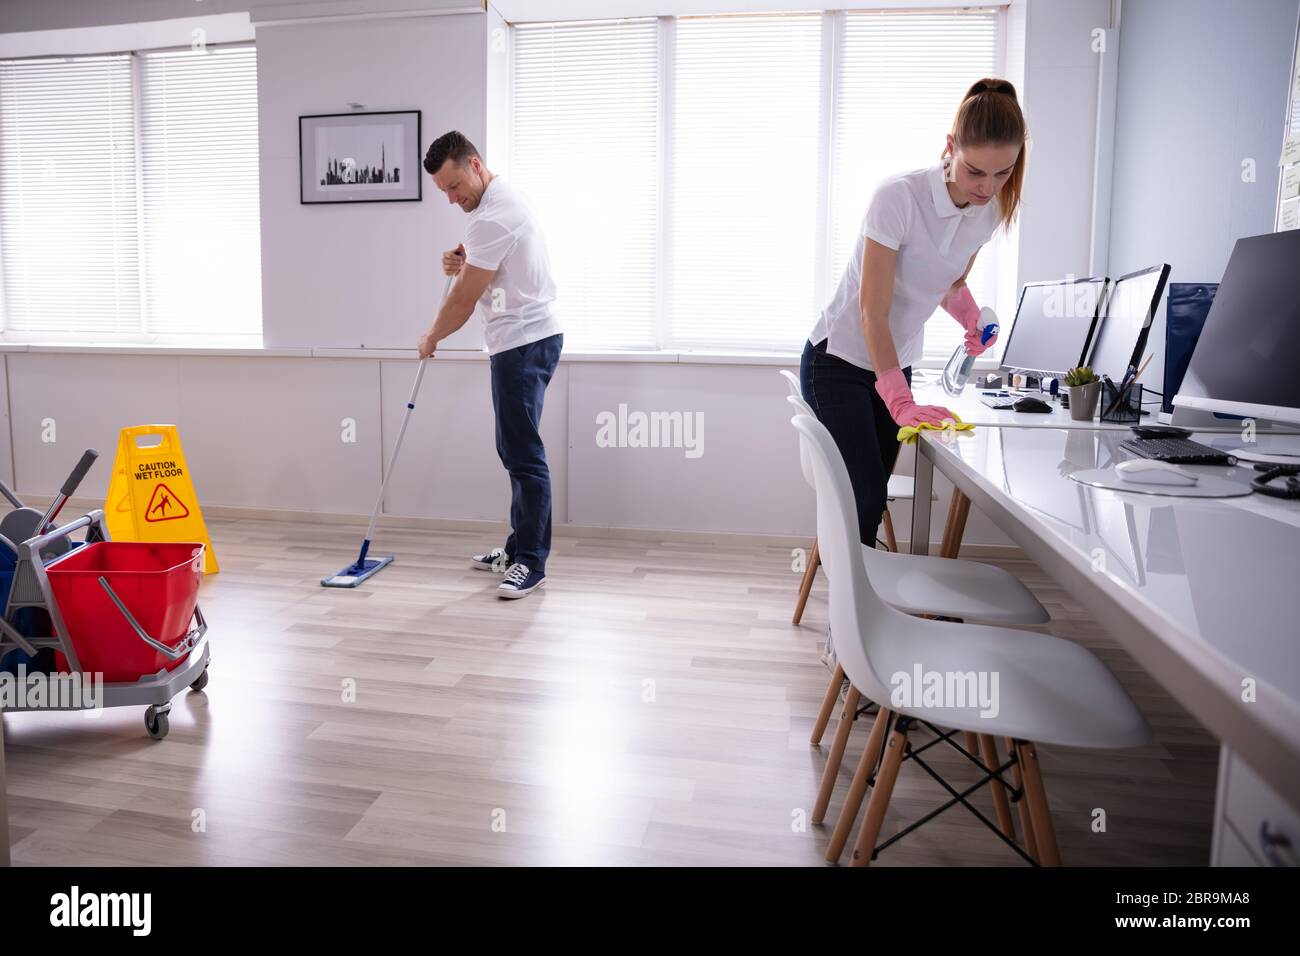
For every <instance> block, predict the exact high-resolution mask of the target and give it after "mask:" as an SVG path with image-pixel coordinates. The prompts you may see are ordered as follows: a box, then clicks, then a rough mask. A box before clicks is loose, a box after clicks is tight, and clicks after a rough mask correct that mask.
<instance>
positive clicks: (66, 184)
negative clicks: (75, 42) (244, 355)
mask: <svg viewBox="0 0 1300 956" xmlns="http://www.w3.org/2000/svg"><path fill="white" fill-rule="evenodd" d="M255 57H256V54H255V52H254V49H253V48H252V47H251V46H249V45H238V46H230V47H226V46H210V47H207V48H206V49H204V50H179V51H149V52H143V53H137V54H121V55H113V56H86V57H64V58H48V59H32V60H9V61H0V319H2V320H3V328H4V330H5V331H6V332H12V333H17V334H19V335H20V336H23V337H24V338H25V339H36V338H39V337H41V336H45V335H50V336H52V337H54V338H56V339H67V338H71V337H80V338H90V339H91V340H94V341H116V342H131V341H166V340H168V339H173V340H179V339H181V338H185V339H191V340H192V339H193V338H194V337H195V336H200V337H203V338H218V339H225V340H227V341H228V340H229V339H230V337H232V336H238V337H240V338H241V339H246V338H247V337H249V336H258V335H260V333H261V327H262V319H261V252H260V236H259V209H258V203H259V198H258V195H259V194H258V153H257V64H256V58H255Z"/></svg>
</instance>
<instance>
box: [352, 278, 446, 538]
mask: <svg viewBox="0 0 1300 956" xmlns="http://www.w3.org/2000/svg"><path fill="white" fill-rule="evenodd" d="M455 279H456V277H455V276H448V277H447V285H446V286H445V287H444V288H443V290H442V301H443V302H445V301H447V294H448V293H449V292H451V284H452V282H454V281H455ZM428 364H429V360H428V359H427V358H424V359H420V365H419V367H418V368H417V369H416V370H415V382H414V383H413V384H412V385H411V397H410V398H408V399H407V400H406V411H405V412H403V413H402V424H401V427H400V428H398V429H397V441H396V442H395V443H394V444H393V453H392V454H391V455H389V456H388V467H387V468H385V469H384V480H383V482H382V483H381V484H380V486H379V497H378V498H377V499H375V510H374V511H372V512H370V525H369V527H367V528H366V537H365V540H364V541H363V542H362V543H361V554H362V558H361V560H365V553H366V551H367V550H369V547H370V539H371V538H373V537H374V536H375V525H376V524H377V523H378V522H379V511H380V509H381V508H383V506H384V494H385V493H386V492H387V491H388V482H389V481H390V480H391V479H392V477H393V467H394V466H395V465H396V464H397V453H398V452H399V451H401V450H402V439H403V438H405V437H406V426H407V425H408V424H410V421H411V412H413V411H415V398H416V396H417V395H419V394H420V383H421V382H422V381H424V370H425V368H426V367H427V366H428Z"/></svg>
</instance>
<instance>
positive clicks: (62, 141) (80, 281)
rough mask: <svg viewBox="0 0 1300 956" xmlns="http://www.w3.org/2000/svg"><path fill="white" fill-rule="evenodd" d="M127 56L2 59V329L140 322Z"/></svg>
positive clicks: (102, 328) (97, 327)
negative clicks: (3, 60) (3, 327)
mask: <svg viewBox="0 0 1300 956" xmlns="http://www.w3.org/2000/svg"><path fill="white" fill-rule="evenodd" d="M132 115H133V108H132V95H131V64H130V58H129V57H128V56H97V57H77V58H70V59H62V58H61V59H48V60H46V59H40V60H10V61H5V62H0V283H2V286H0V291H2V292H3V320H4V326H5V328H6V329H13V330H16V331H52V332H79V331H96V332H112V331H123V330H129V329H133V328H135V327H136V324H137V322H138V319H139V312H140V284H139V269H138V262H137V241H136V240H137V236H138V231H137V229H138V227H137V215H136V212H137V210H136V200H137V193H136V168H135V136H134V132H133V130H134V126H133V121H132Z"/></svg>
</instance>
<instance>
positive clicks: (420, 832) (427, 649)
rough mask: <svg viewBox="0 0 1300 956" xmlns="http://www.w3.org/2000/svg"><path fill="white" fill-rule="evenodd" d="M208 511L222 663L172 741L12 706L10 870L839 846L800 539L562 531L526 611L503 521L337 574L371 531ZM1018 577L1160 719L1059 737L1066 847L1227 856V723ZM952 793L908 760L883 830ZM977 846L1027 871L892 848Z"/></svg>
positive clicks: (174, 725)
mask: <svg viewBox="0 0 1300 956" xmlns="http://www.w3.org/2000/svg"><path fill="white" fill-rule="evenodd" d="M209 524H210V529H211V532H212V536H213V539H214V545H215V548H216V551H217V555H218V557H219V558H220V561H221V565H222V571H221V573H220V574H218V575H215V576H210V577H209V578H208V579H207V580H205V582H204V584H203V591H202V598H201V600H202V605H203V608H204V611H205V613H206V615H207V618H208V621H209V624H210V626H211V631H210V634H211V636H212V639H213V644H212V647H213V663H212V665H211V682H210V683H209V685H208V687H207V689H206V690H205V691H204V692H202V693H188V692H187V693H184V694H182V695H181V696H179V697H178V698H177V699H176V701H175V704H174V707H173V710H172V714H171V733H170V735H169V736H168V737H167V738H166V739H165V740H163V741H153V740H150V739H149V738H148V737H147V736H146V734H145V732H144V723H143V719H142V717H143V709H142V708H136V707H131V708H119V709H116V710H110V711H107V712H105V713H104V714H103V715H102V716H101V717H100V718H99V719H96V720H89V719H86V718H85V717H84V715H79V714H58V713H37V714H9V715H7V716H6V717H5V718H4V721H5V736H6V743H7V755H8V790H9V814H10V827H11V840H12V855H13V862H14V864H15V865H51V864H58V865H124V864H144V865H168V864H179V865H191V864H205V865H228V864H254V865H261V864H272V865H273V864H306V865H357V864H378V865H389V864H494V865H495V864H559V865H566V864H631V865H643V864H653V865H696V864H723V865H782V866H784V865H791V866H824V865H826V864H825V863H824V862H823V860H822V855H823V853H824V852H825V846H826V843H827V840H828V839H829V836H830V829H831V826H832V825H833V824H834V822H835V820H836V819H837V818H838V810H839V802H840V800H842V798H843V795H844V793H845V791H846V790H847V789H848V783H849V778H850V776H851V774H852V770H853V768H854V767H855V766H856V764H857V759H858V754H859V753H860V748H861V746H862V744H863V742H864V741H865V738H866V732H867V730H868V729H869V723H867V722H861V721H860V722H859V723H860V724H861V726H859V727H856V728H855V729H854V732H853V736H852V741H851V743H850V749H849V752H848V753H847V755H846V757H845V760H844V764H843V768H842V770H841V779H840V786H839V789H838V791H837V796H836V800H835V803H834V804H833V805H832V807H831V811H830V813H829V814H828V817H827V821H828V823H827V825H826V826H825V827H811V826H802V825H801V823H802V821H803V820H805V819H806V817H807V815H808V813H809V811H810V810H811V807H812V803H813V800H814V798H815V796H816V792H817V787H818V782H819V779H820V776H821V771H822V767H823V765H824V760H825V754H826V753H827V752H828V751H829V748H830V742H831V737H832V734H833V731H834V722H832V724H831V728H830V730H829V731H828V733H827V735H826V739H825V741H824V743H823V746H822V749H820V750H819V749H814V748H811V747H810V746H809V745H808V735H809V731H810V729H811V726H812V722H813V719H814V717H815V715H816V713H817V709H818V706H819V704H820V701H821V699H822V695H823V693H824V691H825V689H826V684H827V681H828V676H829V675H828V672H827V671H826V669H825V668H824V666H823V665H822V664H821V662H820V661H819V659H818V652H819V649H820V646H821V644H822V642H823V640H824V633H825V621H826V603H825V580H824V576H819V578H818V583H817V586H816V587H815V589H814V591H813V596H812V599H811V600H810V602H809V605H808V610H807V612H806V613H805V615H804V620H803V624H802V626H800V627H794V626H791V624H790V623H789V621H790V614H791V611H792V609H793V605H794V600H795V593H796V589H797V586H798V582H799V575H798V574H797V573H795V572H794V571H793V570H792V569H791V555H790V550H789V549H788V548H784V547H777V546H768V545H711V544H710V545H701V544H695V543H682V542H680V541H663V542H649V541H629V540H613V539H607V538H599V537H557V538H556V539H555V548H554V552H553V554H552V557H551V562H550V566H549V568H548V571H549V576H550V581H549V584H548V586H547V588H545V589H544V590H542V591H540V592H538V593H536V594H534V595H532V596H531V597H528V598H525V599H523V600H520V601H514V602H509V601H502V600H499V599H498V598H497V597H496V596H495V594H494V593H493V588H494V587H495V585H496V583H497V581H498V580H499V579H498V578H497V577H496V576H495V575H491V574H487V573H484V572H481V571H475V570H472V569H470V568H469V567H468V564H467V556H468V555H469V554H471V553H474V552H476V551H480V550H486V549H488V548H490V547H492V546H495V545H496V544H499V543H500V542H499V541H497V540H494V539H492V538H486V539H485V538H484V537H483V536H482V535H477V534H469V533H460V532H442V531H439V532H427V531H397V530H389V529H382V530H381V532H380V534H379V535H378V538H379V541H378V544H377V547H376V550H377V551H379V552H380V553H388V552H392V553H396V555H397V562H396V563H395V564H393V565H392V566H390V567H388V568H387V569H385V570H384V571H382V572H380V573H379V574H378V575H376V576H375V577H374V578H372V579H371V580H370V581H369V582H367V583H366V584H365V585H363V586H362V587H361V588H358V589H355V590H334V589H326V588H322V587H320V584H319V580H320V578H321V577H322V576H324V575H326V574H329V573H332V572H334V571H336V570H338V569H340V568H341V567H343V566H344V565H346V564H347V563H348V562H349V561H350V560H352V559H353V557H354V554H355V548H356V546H357V543H358V540H359V538H360V537H361V531H360V529H359V528H358V527H341V526H329V525H317V524H311V523H306V522H293V521H275V520H267V519H239V520H235V519H220V518H217V519H213V520H210V522H209ZM810 544H811V542H810ZM1005 566H1006V567H1008V568H1009V569H1010V570H1012V571H1013V572H1014V573H1015V574H1017V575H1018V576H1020V577H1021V579H1022V580H1024V581H1025V583H1026V584H1028V585H1029V586H1030V587H1031V588H1032V589H1033V590H1034V592H1035V593H1036V594H1037V595H1038V597H1039V599H1040V600H1042V601H1043V603H1044V604H1045V605H1046V606H1047V607H1048V608H1049V610H1050V611H1051V613H1052V618H1053V620H1052V623H1051V625H1050V631H1051V632H1052V633H1053V634H1056V635H1058V636H1060V637H1065V638H1068V639H1071V640H1076V641H1079V642H1081V643H1083V644H1085V645H1086V646H1088V647H1090V648H1092V649H1093V650H1095V651H1096V652H1097V653H1098V654H1099V655H1100V656H1101V657H1102V659H1103V660H1104V661H1105V662H1106V663H1107V664H1108V665H1109V666H1110V667H1111V669H1112V670H1114V671H1115V673H1116V674H1117V675H1118V676H1119V678H1120V679H1121V680H1122V681H1123V683H1124V684H1125V686H1126V687H1127V688H1128V690H1129V691H1130V693H1131V694H1132V695H1133V696H1134V698H1135V699H1136V700H1137V702H1138V704H1139V706H1140V707H1141V708H1142V709H1143V711H1144V712H1145V713H1146V714H1147V716H1148V718H1149V720H1150V721H1151V724H1152V726H1153V728H1154V732H1155V737H1156V741H1155V743H1154V744H1152V745H1150V746H1148V747H1146V748H1144V749H1142V750H1140V751H1134V752H1123V753H1109V752H1089V751H1077V750H1066V749H1062V748H1054V747H1043V748H1040V759H1041V763H1042V767H1043V772H1044V775H1045V780H1046V785H1047V790H1048V796H1049V799H1050V801H1051V806H1052V811H1053V815H1054V819H1055V824H1056V828H1057V833H1058V838H1059V841H1060V847H1061V854H1062V858H1063V860H1064V862H1065V863H1066V865H1134V864H1136V865H1143V864H1152V865H1154V864H1191V865H1201V864H1206V863H1208V859H1209V845H1210V827H1211V817H1212V810H1213V798H1214V779H1215V770H1216V761H1217V754H1218V751H1217V745H1216V744H1215V742H1214V741H1213V740H1212V739H1211V737H1210V736H1209V734H1208V733H1207V732H1206V731H1205V730H1204V729H1203V728H1202V727H1200V726H1199V725H1198V724H1197V722H1196V721H1195V720H1194V719H1193V718H1192V717H1190V716H1189V715H1188V714H1187V712H1186V711H1185V710H1184V709H1183V708H1182V707H1180V706H1179V705H1178V704H1177V703H1176V702H1174V701H1173V700H1172V699H1171V698H1170V697H1169V695H1168V694H1166V693H1165V692H1164V691H1163V690H1162V689H1161V688H1160V686H1159V685H1158V684H1156V683H1155V682H1154V681H1153V680H1152V679H1151V678H1150V677H1148V676H1147V675H1146V674H1145V673H1143V672H1142V671H1141V670H1139V669H1138V668H1137V667H1136V665H1135V664H1134V663H1133V661H1132V660H1131V658H1129V656H1128V655H1127V654H1126V653H1124V652H1123V651H1122V650H1121V649H1120V647H1119V645H1118V644H1117V643H1116V642H1115V641H1114V640H1112V639H1111V638H1110V637H1109V636H1108V635H1107V634H1105V633H1104V632H1103V631H1101V629H1100V628H1099V627H1098V626H1097V625H1096V624H1095V623H1094V622H1093V621H1092V620H1091V619H1090V617H1089V615H1088V613H1087V611H1086V610H1085V609H1084V608H1082V607H1080V606H1078V605H1077V604H1076V603H1075V602H1074V601H1073V599H1071V598H1070V597H1069V596H1068V595H1067V594H1066V593H1064V592H1063V591H1062V590H1061V589H1059V588H1058V587H1056V586H1055V585H1054V584H1053V583H1052V582H1051V581H1049V580H1047V579H1046V578H1044V577H1043V576H1042V575H1041V574H1040V573H1039V572H1038V571H1037V569H1036V568H1035V567H1034V566H1033V565H1031V564H1029V563H1028V562H1005ZM348 680H351V681H354V682H355V688H356V699H355V702H345V701H344V700H343V691H344V682H345V681H348ZM938 749H939V750H942V749H946V748H938ZM932 753H933V754H934V758H935V759H934V763H935V765H936V766H937V767H938V768H939V769H940V770H941V771H942V772H944V773H945V775H947V774H948V773H949V772H951V779H953V780H954V781H962V780H965V781H969V780H971V779H973V778H972V776H971V770H972V769H973V768H970V767H969V765H964V763H963V761H962V760H961V758H960V757H956V756H955V755H954V756H953V757H949V756H947V755H940V754H939V753H937V752H934V751H932ZM943 796H944V795H943V793H942V791H941V790H940V789H939V788H938V786H937V785H936V784H934V783H933V782H932V781H930V780H929V778H927V777H925V776H924V774H922V773H921V771H920V769H919V768H916V767H913V766H911V765H910V764H904V766H903V772H902V774H901V776H900V779H899V783H898V786H897V788H896V790H895V794H894V800H893V804H892V807H891V810H890V814H889V817H888V818H887V820H886V823H885V829H884V831H883V834H882V839H883V838H884V837H887V836H889V835H890V834H891V833H893V832H895V831H896V830H897V829H898V828H899V826H900V821H903V822H906V820H909V819H912V818H914V817H915V816H917V815H919V814H921V813H924V812H925V811H926V810H927V809H929V808H930V807H931V806H933V805H935V804H936V803H938V802H941V800H942V798H943ZM975 799H976V800H977V801H978V802H979V804H980V805H981V806H982V807H983V808H984V809H985V811H986V812H987V813H989V815H990V816H991V815H992V801H991V800H990V799H989V797H988V791H987V789H985V790H982V791H981V792H980V793H979V794H978V795H977V797H976V798H975ZM1097 808H1100V809H1103V810H1105V811H1106V831H1105V832H1104V833H1098V832H1093V829H1092V821H1093V819H1094V815H1093V812H1094V810H1095V809H1097ZM196 811H202V813H201V814H197V813H196ZM196 819H201V820H202V821H203V823H204V827H203V828H202V829H201V830H200V831H199V832H196V827H195V825H194V821H195V820H196ZM846 857H847V854H846ZM970 864H994V865H997V864H1009V865H1020V864H1019V862H1018V860H1017V858H1016V857H1015V856H1014V854H1013V853H1012V852H1011V851H1010V850H1009V849H1007V848H1006V847H1005V846H1003V845H1002V844H1001V843H1000V842H999V841H998V840H997V839H996V837H994V836H993V834H991V833H989V832H988V831H986V830H985V829H984V828H983V827H982V826H980V825H979V824H978V823H977V822H976V821H975V820H974V819H973V818H971V817H970V816H969V815H968V814H967V813H966V812H965V811H964V810H961V809H960V808H956V809H953V810H950V811H948V813H946V814H944V815H943V816H942V817H940V818H938V820H936V821H935V822H933V823H931V824H929V825H927V826H926V827H924V828H922V829H921V830H920V831H919V832H918V833H915V834H912V835H910V836H909V837H908V838H907V839H905V840H903V841H902V842H900V843H899V844H897V845H896V846H894V847H892V848H891V849H889V850H888V851H886V852H885V853H884V854H883V855H882V857H881V859H880V861H879V865H886V866H889V865H939V866H959V865H970Z"/></svg>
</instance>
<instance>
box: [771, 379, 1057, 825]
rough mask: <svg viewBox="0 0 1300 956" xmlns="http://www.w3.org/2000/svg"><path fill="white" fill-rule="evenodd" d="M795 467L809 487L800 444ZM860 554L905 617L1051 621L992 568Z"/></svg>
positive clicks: (938, 558) (834, 685) (834, 689)
mask: <svg viewBox="0 0 1300 956" xmlns="http://www.w3.org/2000/svg"><path fill="white" fill-rule="evenodd" d="M787 401H789V402H790V404H791V405H793V406H794V407H795V408H796V409H797V410H798V411H799V413H800V414H803V415H809V416H812V417H815V416H813V415H812V409H810V408H809V407H808V405H807V403H806V402H804V400H803V399H802V398H800V397H799V396H797V395H791V396H789V397H788V398H787ZM799 463H800V465H801V467H802V468H803V474H804V478H805V480H807V482H808V484H809V486H812V485H813V473H812V464H811V460H810V459H809V457H808V452H807V449H806V448H804V445H803V442H802V441H801V442H800V448H799ZM861 548H862V557H863V560H864V561H865V562H866V563H867V564H868V566H869V567H870V568H871V573H872V582H873V584H874V585H875V587H876V591H877V593H878V594H879V595H880V599H881V600H882V601H884V602H885V603H886V604H889V605H891V606H893V607H896V608H898V609H899V610H901V611H905V612H907V613H909V614H929V615H932V616H936V617H953V618H960V619H961V620H964V621H965V620H970V621H980V622H982V623H988V624H1005V625H1024V626H1034V625H1037V624H1046V623H1047V622H1048V621H1049V620H1050V619H1051V616H1050V615H1049V614H1048V613H1047V609H1046V608H1045V607H1043V605H1042V604H1041V603H1039V601H1038V598H1036V597H1034V595H1033V592H1031V591H1030V590H1029V588H1027V587H1025V586H1024V585H1023V584H1022V583H1021V582H1020V580H1019V579H1018V578H1017V577H1016V576H1015V575H1013V574H1011V573H1010V572H1008V571H1006V570H1004V569H1002V568H999V567H995V566H994V565H991V564H981V563H979V562H977V561H953V560H949V559H948V558H946V557H944V556H943V555H942V553H941V554H940V555H919V554H895V553H893V552H889V551H880V550H877V549H876V548H872V547H868V546H867V545H865V544H864V545H862V546H861ZM814 553H815V554H816V555H817V560H818V561H820V549H819V548H817V546H814ZM811 566H812V565H811V561H810V567H811ZM806 576H807V574H806V572H805V577H806ZM843 680H844V675H843V674H842V673H840V672H839V670H838V668H837V669H836V673H835V675H834V676H832V678H831V682H830V685H829V686H828V687H827V689H826V696H825V698H824V699H823V701H822V707H821V711H820V713H819V714H818V715H817V721H816V723H815V724H814V726H813V734H812V743H813V744H814V745H816V744H819V743H821V739H822V734H823V733H825V731H826V725H827V724H828V723H829V722H830V716H831V713H832V712H833V711H834V708H835V701H836V700H837V699H838V698H839V690H840V685H841V684H842V682H843ZM814 822H820V821H817V820H814Z"/></svg>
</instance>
